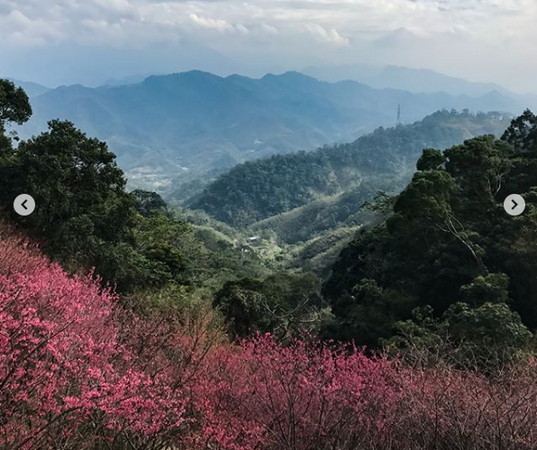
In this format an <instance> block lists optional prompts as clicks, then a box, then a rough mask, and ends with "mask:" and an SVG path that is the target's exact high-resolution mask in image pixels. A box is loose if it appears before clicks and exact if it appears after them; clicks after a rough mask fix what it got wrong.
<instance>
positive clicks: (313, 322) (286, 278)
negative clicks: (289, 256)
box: [213, 273, 327, 340]
mask: <svg viewBox="0 0 537 450" xmlns="http://www.w3.org/2000/svg"><path fill="white" fill-rule="evenodd" d="M319 294H320V282H319V279H318V278H317V277H315V276H313V275H312V274H307V273H306V274H300V273H297V274H292V273H275V274H273V275H271V276H269V277H267V278H265V279H264V280H259V279H248V278H245V279H242V280H238V281H230V282H227V283H226V284H225V285H224V287H223V288H222V289H221V290H220V291H219V292H217V294H216V295H215V297H214V302H213V305H214V306H215V307H216V308H218V309H219V310H220V311H221V312H222V314H223V315H224V318H225V319H226V322H227V323H228V324H229V327H230V333H231V335H232V336H234V337H245V336H248V335H250V334H253V333H255V332H257V331H261V332H272V333H274V334H275V335H276V336H277V337H278V338H279V339H282V340H283V339H286V338H288V337H290V336H293V335H296V334H297V333H299V332H301V331H304V330H309V331H313V330H317V329H318V328H319V326H320V325H321V323H322V321H323V320H324V319H325V318H326V317H327V311H326V305H325V304H324V303H323V302H322V300H321V298H320V295H319Z"/></svg>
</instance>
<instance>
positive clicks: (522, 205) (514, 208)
mask: <svg viewBox="0 0 537 450" xmlns="http://www.w3.org/2000/svg"><path fill="white" fill-rule="evenodd" d="M503 209H505V212H506V213H507V214H509V215H510V216H520V214H522V213H523V212H524V210H525V209H526V201H525V200H524V198H523V197H522V196H521V195H518V194H511V195H508V196H507V198H506V199H505V200H504V202H503Z"/></svg>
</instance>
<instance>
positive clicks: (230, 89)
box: [20, 71, 537, 192]
mask: <svg viewBox="0 0 537 450" xmlns="http://www.w3.org/2000/svg"><path fill="white" fill-rule="evenodd" d="M31 97H32V106H33V109H34V116H33V117H32V119H31V121H30V122H29V123H28V124H27V125H25V127H24V129H23V130H21V132H20V134H21V136H22V137H23V138H25V137H29V136H31V135H32V134H36V133H38V132H40V131H43V130H44V129H45V128H46V122H47V120H50V119H52V118H59V119H68V120H71V121H73V122H74V123H75V124H76V125H77V126H78V127H80V128H81V129H82V130H83V131H85V132H86V133H88V134H89V135H91V136H95V137H98V138H99V139H102V140H105V141H106V142H108V144H109V146H110V148H111V150H112V151H114V152H115V153H116V154H117V156H118V162H119V164H120V166H121V167H122V168H123V169H124V170H125V171H126V173H127V176H128V178H129V182H130V185H131V187H143V188H150V189H154V190H158V191H161V192H169V191H171V190H172V189H174V187H175V188H176V187H177V186H178V185H180V184H181V183H185V182H188V181H191V180H195V179H196V178H199V177H201V176H206V175H207V174H208V173H213V174H214V173H220V172H223V171H225V170H228V169H229V168H231V167H233V166H235V165H236V164H238V163H242V162H244V161H247V160H253V159H258V158H263V157H267V156H270V155H272V154H276V153H278V154H285V153H291V152H295V151H297V150H313V149H315V148H317V147H319V146H322V145H324V144H331V143H337V142H348V141H352V140H354V139H356V138H357V137H359V136H361V135H363V134H365V133H367V132H370V131H372V130H373V129H375V128H377V127H378V126H381V125H382V126H391V125H394V124H395V123H396V116H397V110H398V106H399V105H400V108H401V117H402V121H403V122H406V123H411V122H414V121H416V120H419V119H421V118H423V117H424V116H426V115H427V114H430V113H432V112H434V111H436V110H438V109H440V108H448V109H451V108H455V109H458V110H462V109H464V108H468V109H470V110H473V111H491V110H495V111H507V112H512V113H515V114H516V113H518V112H520V111H522V110H523V109H524V108H526V107H527V106H530V105H528V104H527V101H526V99H523V98H520V97H517V96H515V95H513V94H510V93H508V92H505V91H503V90H492V91H489V92H487V93H485V94H484V95H478V96H470V95H450V94H447V93H442V92H434V93H412V92H408V91H404V90H399V89H375V88H372V87H369V86H367V85H365V84H362V83H358V82H355V81H340V82H336V83H329V82H325V81H319V80H317V79H315V78H312V77H310V76H306V75H304V74H301V73H297V72H288V73H284V74H281V75H272V74H268V75H265V76H264V77H262V78H259V79H253V78H248V77H245V76H240V75H231V76H227V77H220V76H216V75H213V74H210V73H207V72H200V71H190V72H184V73H179V74H173V75H163V76H150V77H147V78H145V79H144V80H143V81H142V82H140V83H134V84H127V85H120V86H104V87H99V88H87V87H84V86H81V85H73V86H62V87H58V88H55V89H50V90H48V89H46V88H42V87H40V88H36V86H32V92H31ZM536 103H537V102H536Z"/></svg>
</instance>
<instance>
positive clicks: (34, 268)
mask: <svg viewBox="0 0 537 450" xmlns="http://www.w3.org/2000/svg"><path fill="white" fill-rule="evenodd" d="M31 114H32V108H31V105H30V103H29V99H28V97H27V96H26V94H25V93H24V91H23V90H22V89H19V88H17V87H16V86H15V85H14V84H13V83H11V82H9V81H6V80H0V388H1V389H0V448H5V449H48V448H51V449H52V448H66V449H84V448H86V449H98V450H100V449H140V450H141V449H155V450H165V449H170V448H176V449H214V448H217V449H230V450H231V449H251V450H253V449H267V450H268V449H293V450H309V449H318V450H321V449H327V448H334V449H343V450H354V449H360V450H362V449H363V450H379V449H380V450H395V449H399V450H418V449H421V450H429V449H446V450H447V449H461V450H462V449H476V450H478V449H479V450H485V449H497V450H500V449H501V450H531V449H534V448H535V446H536V444H537V434H536V433H537V431H536V427H535V423H536V422H537V388H536V386H537V382H536V381H537V379H536V371H535V367H536V357H537V348H536V345H535V342H536V339H535V332H536V329H537V309H536V307H535V305H536V304H537V302H536V300H537V299H536V298H535V297H536V296H537V292H536V289H537V285H536V283H535V276H534V272H535V268H536V265H537V248H536V247H535V244H534V242H535V240H536V239H535V233H536V232H537V209H536V208H535V201H536V200H537V191H536V188H535V186H537V117H536V116H535V115H533V114H532V113H531V112H530V111H526V112H525V113H524V114H523V115H522V116H520V117H518V118H516V119H514V120H512V121H510V124H509V123H507V124H505V126H504V130H503V131H504V132H503V135H502V136H501V138H500V139H497V138H496V137H495V136H493V135H492V134H490V133H491V132H493V131H497V128H498V127H499V125H500V124H502V123H503V121H504V120H505V119H503V118H502V117H500V115H498V114H497V113H493V114H480V115H474V114H470V113H469V112H463V113H457V112H447V111H442V112H439V113H437V114H434V115H432V116H430V117H428V118H426V119H425V120H424V121H422V122H419V123H417V124H414V125H409V126H402V127H397V128H394V129H390V130H377V131H376V132H375V133H373V134H371V135H369V136H366V137H364V138H362V139H361V140H358V141H356V142H355V143H353V144H349V145H343V146H338V147H336V148H331V149H321V150H318V151H317V152H313V153H311V154H297V155H292V156H282V157H274V158H271V159H268V160H261V161H259V162H254V163H249V164H245V165H243V166H239V167H238V168H237V169H234V170H232V171H231V172H230V173H229V174H228V175H226V176H224V177H222V178H221V179H220V180H219V181H217V182H216V184H215V185H213V186H220V187H221V189H220V190H218V189H216V188H215V187H213V186H211V187H209V188H208V190H207V192H206V193H204V194H203V196H202V197H200V198H198V199H197V201H201V199H202V198H206V199H208V198H212V200H211V202H214V203H211V204H212V205H213V206H214V207H216V206H222V213H223V214H228V216H217V214H216V213H214V211H211V212H212V213H213V215H214V216H215V217H219V218H224V219H226V221H225V222H228V223H223V222H218V221H217V220H215V217H211V216H210V215H207V214H205V213H203V212H200V211H192V210H188V209H174V208H171V207H169V206H168V205H166V203H165V202H164V201H163V200H162V198H161V197H160V196H159V195H158V194H155V193H153V192H147V191H141V190H137V191H134V192H128V191H127V189H126V180H125V176H124V174H123V172H122V171H121V170H120V168H119V167H118V166H117V164H116V161H115V155H114V154H113V153H111V152H110V150H109V149H108V146H107V144H106V143H104V142H102V141H99V140H98V139H95V138H91V137H88V136H87V135H86V134H84V133H83V132H81V131H80V130H79V129H78V128H77V127H76V125H75V124H73V123H70V122H65V121H58V120H53V121H51V122H49V128H48V131H46V132H43V133H41V134H39V135H36V136H34V137H32V138H30V139H27V140H21V139H19V137H18V136H17V135H16V133H14V132H13V125H14V124H18V125H22V126H23V125H24V123H25V122H26V121H27V120H28V119H29V117H30V116H31ZM508 122H509V121H508ZM491 128H493V129H491ZM480 133H485V134H484V135H481V136H477V137H474V136H475V135H477V134H480ZM458 136H460V139H458ZM455 140H458V142H454V141H455ZM394 142H395V143H396V145H394ZM431 142H432V143H431ZM435 142H436V143H437V145H434V143H435ZM432 146H437V147H441V149H434V148H431V147H432ZM418 147H419V150H418ZM444 147H449V148H444ZM366 148H367V149H369V150H367V151H366ZM420 155H421V156H420ZM323 161H324V162H323ZM416 162H417V163H416ZM411 164H415V165H416V169H417V171H416V172H415V173H414V175H413V176H412V175H411V174H410V171H411V169H410V165H411ZM399 165H400V166H399ZM284 167H286V169H285V170H284V169H283V168H284ZM398 167H399V169H398ZM295 169H296V172H293V170H295ZM280 170H281V171H280ZM263 173H265V174H266V176H265V177H262V176H260V175H261V174H263ZM293 173H294V175H295V177H296V179H294V178H293ZM367 173H372V174H373V175H372V176H371V177H370V178H369V179H368V178H367V177H366V174H367ZM246 174H251V176H250V175H248V178H242V177H243V176H246ZM278 176H280V178H277V177H278ZM376 177H378V178H379V179H380V178H383V177H384V178H385V180H386V181H390V180H391V181H394V182H395V181H397V183H402V182H403V180H404V179H405V177H407V178H406V179H407V184H406V187H405V186H403V185H398V184H394V185H393V187H392V191H396V190H397V189H398V186H400V188H401V189H400V192H391V193H385V192H384V193H376V190H378V188H379V186H380V185H379V184H377V182H376V181H375V178H376ZM226 180H229V184H228V186H229V187H228V188H227V189H228V191H225V190H224V189H223V188H222V186H224V184H223V183H227V182H228V181H226ZM274 180H280V181H278V182H276V181H274ZM368 181H371V182H372V186H371V187H369V188H367V182H368ZM250 182H251V183H252V184H251V189H249V190H248V189H246V188H245V186H246V185H247V184H248V183H250ZM218 183H220V184H218ZM302 185H303V186H304V189H299V188H298V187H297V186H302ZM234 186H235V187H236V188H237V192H236V195H237V197H236V201H237V202H238V203H237V205H238V206H239V208H240V210H241V211H244V213H243V214H242V215H240V216H239V217H240V220H239V219H238V220H239V222H237V223H238V224H240V225H247V224H251V223H252V221H258V220H259V219H261V218H263V217H268V215H274V214H278V212H281V213H285V214H288V215H289V216H287V217H286V219H287V220H286V223H287V224H292V223H294V224H296V227H293V226H292V225H288V226H289V227H291V228H296V230H295V231H296V233H295V236H294V237H293V238H289V239H288V240H289V242H287V243H286V245H287V246H284V245H283V244H282V242H281V239H279V238H278V235H277V232H276V231H274V230H272V231H271V229H270V228H271V226H274V228H276V227H277V226H281V227H284V224H282V223H280V224H278V223H277V222H276V220H277V218H278V216H275V217H268V218H267V219H266V221H264V224H263V225H262V226H259V228H257V229H256V228H255V226H258V224H255V225H252V227H253V228H246V229H243V228H233V227H232V226H231V225H237V223H235V222H233V221H232V220H230V218H231V216H230V215H229V214H230V209H229V207H230V205H231V204H232V203H225V202H224V196H231V190H232V189H233V187H234ZM306 187H307V189H306ZM366 188H367V189H366ZM271 189H273V190H274V191H273V192H272V191H271ZM360 189H364V191H363V192H362V191H360ZM21 192H26V193H31V194H32V196H33V197H34V198H35V200H36V204H37V209H36V211H35V212H34V213H33V214H32V215H30V216H27V217H20V216H17V215H16V214H15V213H14V212H13V211H12V207H11V206H12V202H13V198H14V197H15V196H16V195H18V194H19V193H21ZM271 192H272V194H276V193H278V195H277V196H276V197H275V198H274V201H275V202H276V203H275V205H276V206H273V205H272V203H271V200H270V199H271V198H272V197H271ZM211 193H212V194H211ZM511 193H519V194H521V195H522V196H523V197H524V198H525V200H526V202H527V209H526V211H525V212H524V214H522V215H520V216H518V217H511V216H508V215H507V214H506V213H505V211H504V210H503V206H502V204H503V200H504V198H505V197H506V195H508V194H511ZM217 194H222V197H217ZM211 195H212V196H213V197H211ZM217 198H220V200H219V202H220V204H219V203H218V202H217V200H216V199H217ZM226 198H231V197H226ZM252 199H256V200H255V202H254V203H251V204H250V203H248V202H249V201H251V200H252ZM262 199H265V200H264V201H266V202H267V205H264V204H263V203H262ZM312 200H313V201H312ZM366 200H368V202H366V204H365V205H364V202H365V201H366ZM207 201H208V200H207ZM226 201H227V200H226ZM252 201H253V200H252ZM256 202H257V203H256ZM301 202H302V203H301ZM358 203H359V205H358V206H357V204H358ZM207 204H209V203H207ZM248 205H251V206H252V211H248V210H247V207H248ZM352 205H354V206H352ZM344 206H347V207H348V209H349V210H350V209H351V206H352V207H353V208H356V213H355V214H349V211H347V210H345V211H347V212H344V208H343V207H344ZM296 207H299V208H298V209H296ZM292 208H294V209H293V210H292V211H291V209H292ZM300 208H302V209H300ZM327 208H328V209H330V208H332V210H334V211H335V210H337V209H338V208H341V209H342V212H341V215H342V217H345V219H343V218H342V219H341V220H340V221H341V222H345V221H346V220H347V219H348V217H351V216H352V223H351V222H348V223H346V226H344V227H341V228H337V227H336V228H335V229H333V230H332V232H331V234H328V235H322V236H321V235H319V236H316V237H314V238H313V239H311V240H310V241H308V242H307V243H306V244H304V243H302V244H301V245H299V244H298V243H297V242H298V240H299V239H302V237H301V234H300V230H299V228H300V227H299V226H298V225H299V223H300V222H301V221H303V220H305V221H311V220H312V217H313V216H315V217H317V216H318V215H321V216H322V213H323V211H324V210H325V209H327ZM285 214H282V216H283V215H285ZM349 220H350V219H349ZM293 221H294V222H293ZM261 223H262V222H261ZM336 223H339V221H336ZM271 224H272V225H271ZM254 230H255V231H259V233H260V235H259V236H252V235H251V232H252V231H254ZM287 231H288V232H290V231H292V230H287ZM338 233H339V234H338ZM306 234H307V233H306ZM309 237H311V235H308V238H309ZM342 241H344V242H348V245H346V246H345V248H344V249H343V251H342V252H341V253H340V254H339V255H338V253H339V252H336V254H335V255H331V258H333V259H337V261H336V262H335V264H333V265H331V267H330V268H329V270H328V271H324V272H322V273H320V272H318V271H315V270H313V271H312V270H310V268H311V267H309V266H307V265H302V264H301V263H300V261H302V260H303V259H304V258H307V259H308V260H309V261H311V260H314V259H315V258H316V257H321V258H325V257H326V255H327V253H326V251H327V249H329V248H339V247H337V246H338V245H340V243H341V242H342ZM266 242H271V245H270V246H267V245H266ZM292 252H297V254H298V253H300V255H301V257H302V258H303V259H301V258H295V259H293V260H292V261H289V259H288V258H289V256H288V255H287V253H292Z"/></svg>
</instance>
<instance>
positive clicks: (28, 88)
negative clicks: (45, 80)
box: [11, 79, 51, 98]
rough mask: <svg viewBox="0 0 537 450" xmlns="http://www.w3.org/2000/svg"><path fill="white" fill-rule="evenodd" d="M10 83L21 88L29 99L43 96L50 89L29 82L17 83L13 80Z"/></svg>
mask: <svg viewBox="0 0 537 450" xmlns="http://www.w3.org/2000/svg"><path fill="white" fill-rule="evenodd" d="M11 81H13V83H15V84H16V85H17V86H20V87H21V88H23V89H24V91H25V92H26V94H27V95H28V97H30V98H33V97H37V96H38V95H42V94H45V93H47V92H48V91H50V90H51V88H48V87H46V86H42V85H41V84H37V83H32V82H31V81H19V80H13V79H11Z"/></svg>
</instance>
